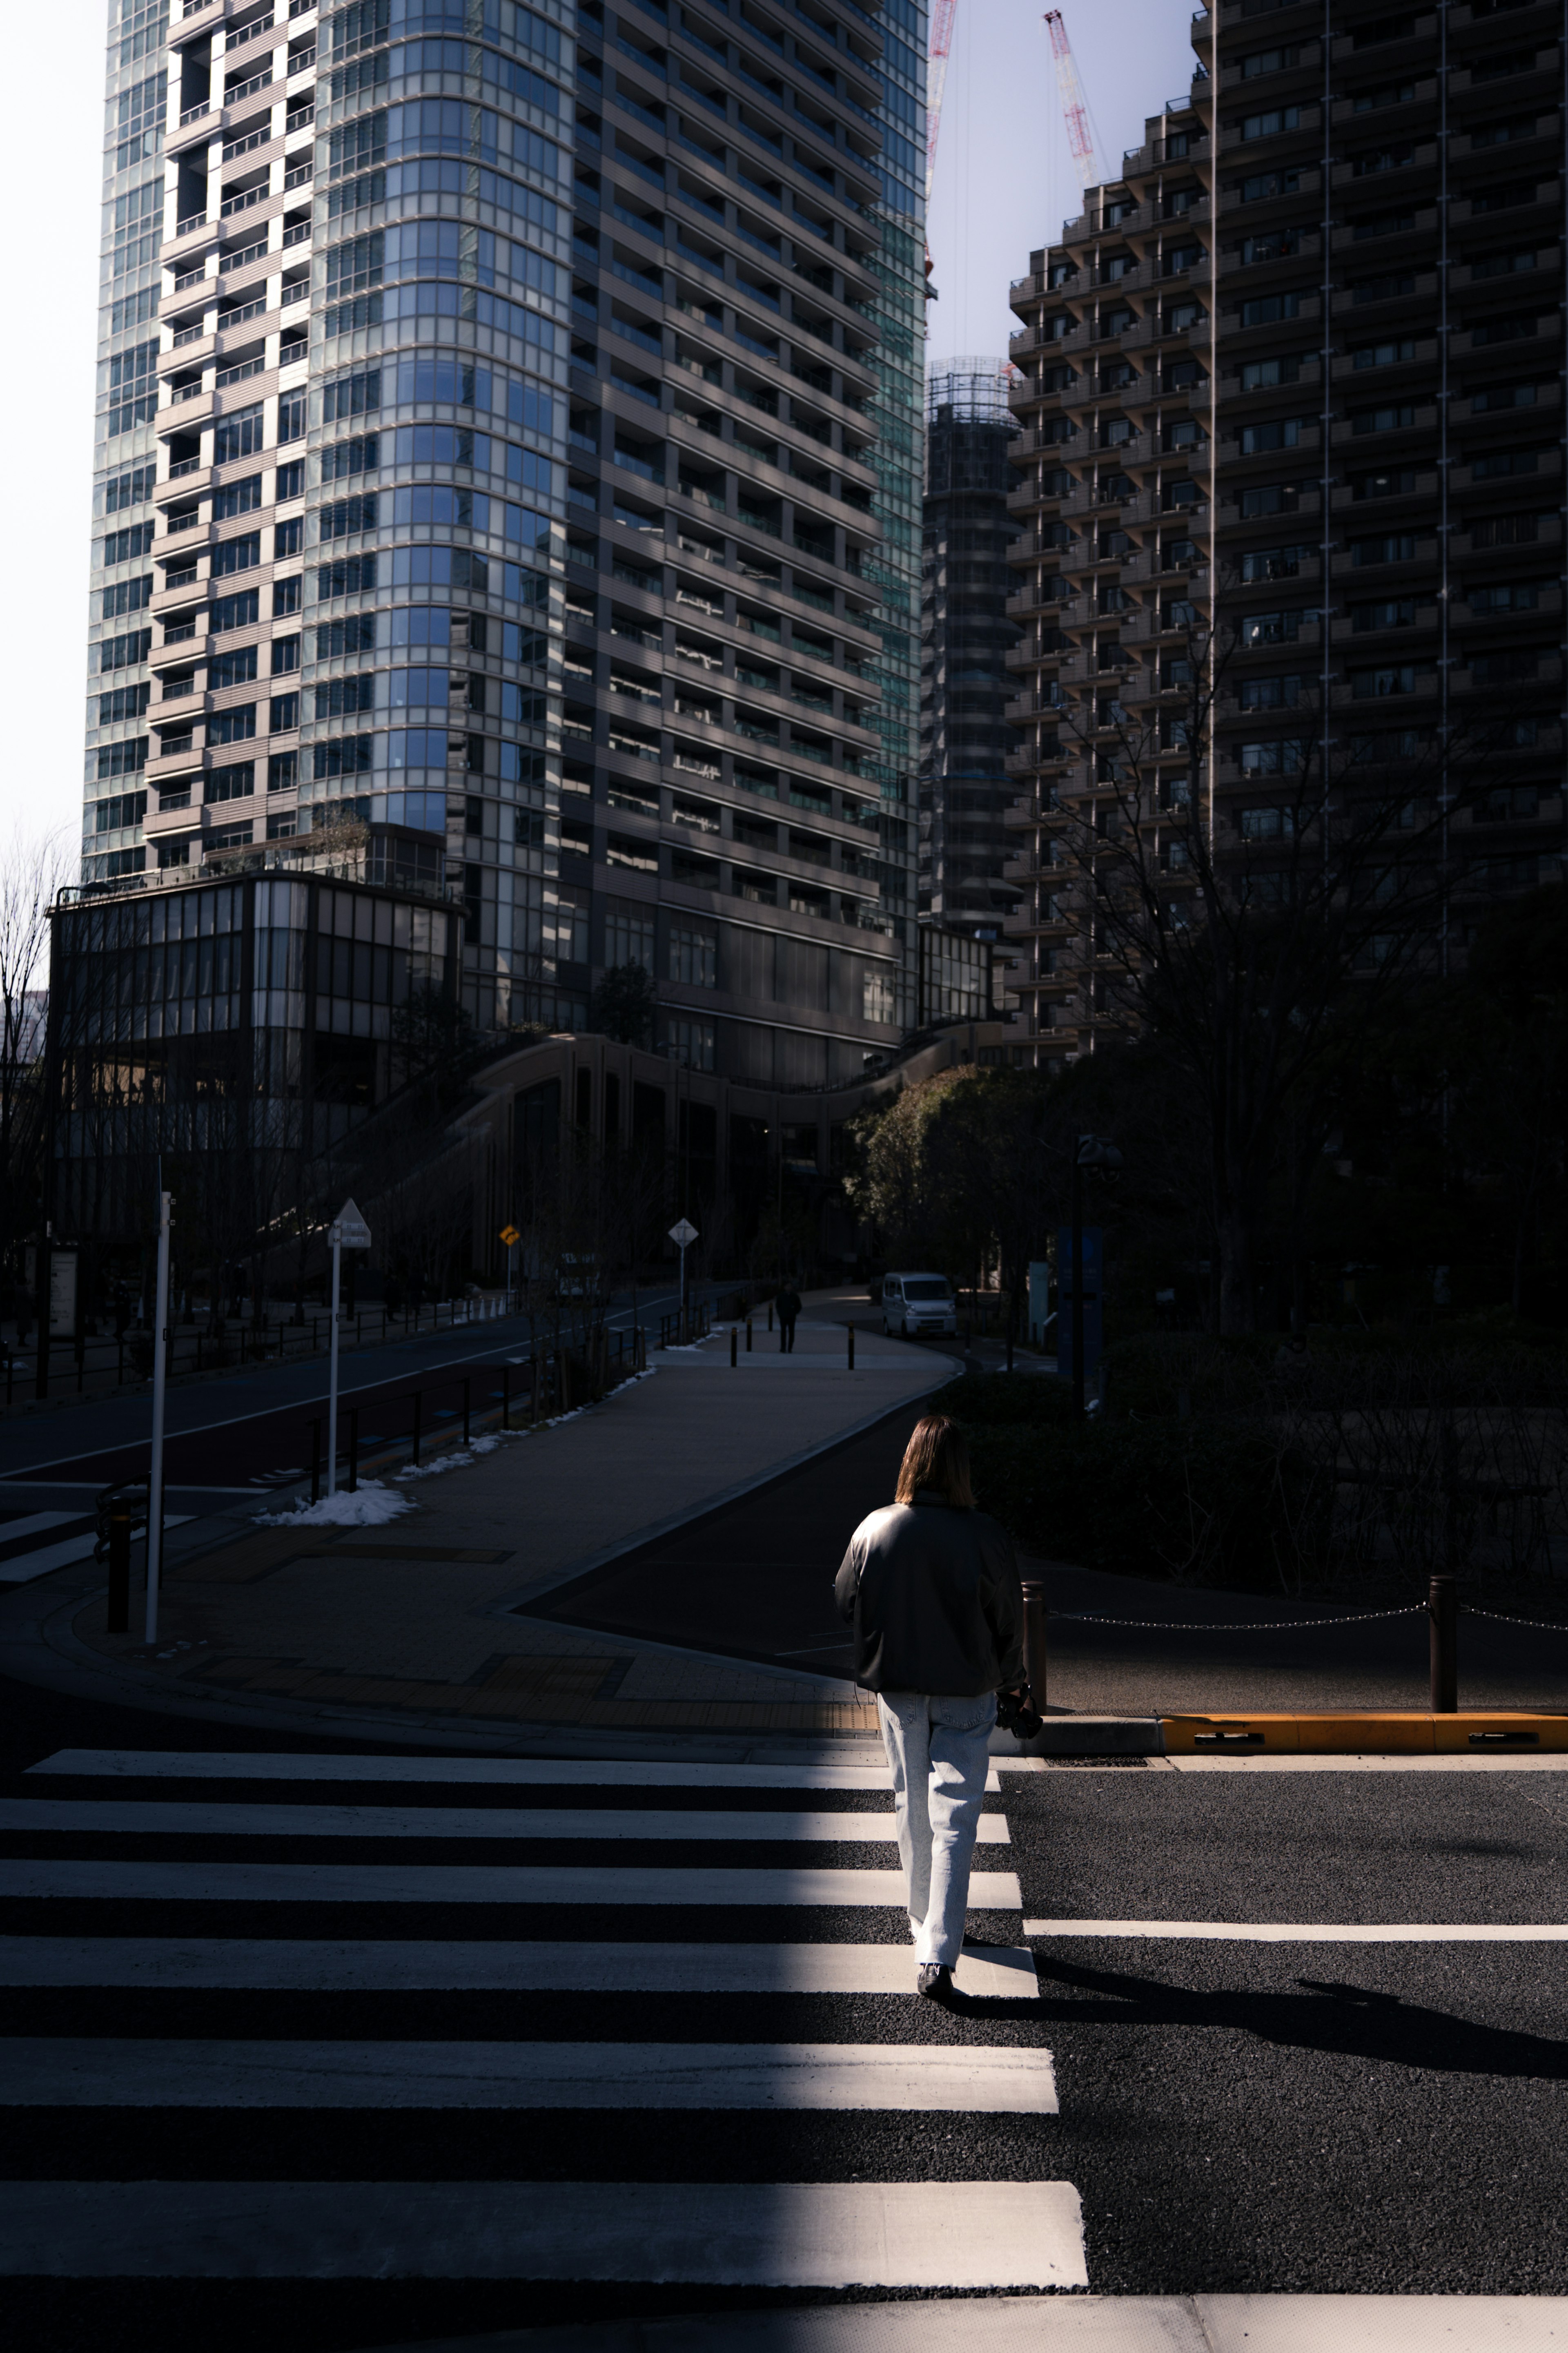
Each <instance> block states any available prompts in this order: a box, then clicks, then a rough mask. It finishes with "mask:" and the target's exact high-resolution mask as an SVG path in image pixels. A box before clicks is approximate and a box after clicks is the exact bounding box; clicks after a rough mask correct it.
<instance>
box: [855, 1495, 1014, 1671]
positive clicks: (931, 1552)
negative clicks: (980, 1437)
mask: <svg viewBox="0 0 1568 2353" xmlns="http://www.w3.org/2000/svg"><path fill="white" fill-rule="evenodd" d="M833 1589H834V1594H835V1597H836V1599H837V1603H838V1612H839V1615H840V1617H842V1618H846V1619H849V1620H853V1623H854V1627H855V1680H856V1682H857V1683H858V1684H859V1685H860V1686H861V1688H862V1690H865V1691H887V1692H893V1691H912V1692H933V1693H941V1694H944V1695H945V1696H947V1697H949V1698H963V1699H972V1698H977V1697H978V1696H979V1695H980V1694H981V1693H982V1692H994V1691H1010V1690H1012V1689H1013V1688H1014V1687H1015V1686H1016V1685H1017V1684H1019V1683H1022V1682H1023V1680H1024V1601H1023V1595H1022V1592H1021V1591H1020V1589H1019V1585H1018V1564H1017V1560H1016V1557H1015V1556H1014V1552H1013V1539H1012V1537H1011V1536H1010V1535H1008V1534H1007V1531H1006V1529H1005V1528H1004V1527H1002V1526H1000V1525H998V1523H997V1522H996V1521H995V1520H994V1519H992V1518H990V1517H989V1515H988V1514H986V1513H984V1512H963V1511H955V1510H954V1509H953V1508H952V1505H951V1504H947V1503H945V1502H944V1501H943V1500H942V1497H941V1496H939V1495H936V1494H933V1493H930V1492H929V1491H928V1490H926V1489H924V1488H922V1489H921V1491H920V1492H919V1493H918V1494H917V1496H916V1499H915V1501H914V1502H913V1503H912V1504H889V1505H888V1507H887V1509H886V1510H885V1511H880V1512H873V1513H872V1514H871V1515H870V1517H869V1518H868V1519H865V1520H862V1521H861V1523H860V1525H859V1526H858V1528H857V1529H856V1531H855V1533H854V1535H852V1536H851V1537H850V1539H849V1549H848V1551H847V1553H846V1554H845V1556H844V1561H843V1566H842V1567H840V1569H839V1571H838V1576H837V1580H836V1581H835V1585H834V1588H833Z"/></svg>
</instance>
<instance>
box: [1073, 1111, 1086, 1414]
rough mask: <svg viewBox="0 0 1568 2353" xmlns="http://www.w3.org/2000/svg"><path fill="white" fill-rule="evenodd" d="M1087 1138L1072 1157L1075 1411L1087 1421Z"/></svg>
mask: <svg viewBox="0 0 1568 2353" xmlns="http://www.w3.org/2000/svg"><path fill="white" fill-rule="evenodd" d="M1083 1141H1084V1140H1083V1139H1082V1138H1081V1137H1080V1138H1079V1143H1078V1145H1077V1146H1076V1147H1075V1149H1074V1152H1073V1156H1072V1409H1073V1419H1075V1420H1076V1421H1082V1419H1084V1403H1083V1159H1082V1154H1083Z"/></svg>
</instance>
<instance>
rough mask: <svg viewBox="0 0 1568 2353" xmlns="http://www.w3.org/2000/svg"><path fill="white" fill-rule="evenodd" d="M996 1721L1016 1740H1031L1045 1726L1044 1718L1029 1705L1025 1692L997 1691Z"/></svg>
mask: <svg viewBox="0 0 1568 2353" xmlns="http://www.w3.org/2000/svg"><path fill="white" fill-rule="evenodd" d="M996 1722H997V1724H998V1725H999V1726H1000V1728H1001V1729H1002V1731H1004V1732H1010V1733H1011V1734H1012V1735H1013V1736H1014V1738H1015V1739H1016V1740H1033V1739H1034V1738H1035V1736H1036V1735H1037V1733H1039V1732H1041V1731H1043V1730H1044V1728H1045V1719H1044V1717H1043V1716H1039V1715H1036V1713H1035V1711H1034V1709H1033V1708H1032V1707H1031V1706H1030V1705H1029V1700H1028V1694H1027V1693H1026V1692H998V1693H997V1694H996Z"/></svg>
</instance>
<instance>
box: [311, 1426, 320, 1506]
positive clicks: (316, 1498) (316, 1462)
mask: <svg viewBox="0 0 1568 2353" xmlns="http://www.w3.org/2000/svg"><path fill="white" fill-rule="evenodd" d="M310 1501H311V1503H312V1504H319V1503H320V1502H321V1423H320V1422H319V1421H313V1422H312V1423H311V1424H310Z"/></svg>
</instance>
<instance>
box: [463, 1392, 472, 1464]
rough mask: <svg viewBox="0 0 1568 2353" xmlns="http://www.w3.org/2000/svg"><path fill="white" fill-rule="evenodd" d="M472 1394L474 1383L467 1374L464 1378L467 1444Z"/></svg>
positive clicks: (466, 1442)
mask: <svg viewBox="0 0 1568 2353" xmlns="http://www.w3.org/2000/svg"><path fill="white" fill-rule="evenodd" d="M471 1396H472V1383H471V1381H470V1380H469V1378H468V1376H467V1375H465V1376H464V1379H463V1444H464V1445H465V1446H467V1444H468V1425H469V1421H470V1419H471V1416H470V1413H469V1400H470V1398H471Z"/></svg>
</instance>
